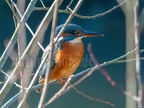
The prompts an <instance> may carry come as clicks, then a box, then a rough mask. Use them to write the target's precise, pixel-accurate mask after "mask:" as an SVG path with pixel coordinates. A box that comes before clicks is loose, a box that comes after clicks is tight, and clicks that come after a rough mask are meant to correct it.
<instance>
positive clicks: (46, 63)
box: [39, 42, 59, 80]
mask: <svg viewBox="0 0 144 108" xmlns="http://www.w3.org/2000/svg"><path fill="white" fill-rule="evenodd" d="M58 49H59V42H58V43H57V44H55V47H54V50H53V54H52V58H51V62H50V63H51V69H53V68H54V67H55V64H56V62H55V55H56V53H57V51H58ZM48 51H49V46H47V48H46V50H45V52H44V53H43V56H42V60H43V58H44V56H46V53H48ZM48 62H49V60H48V59H47V60H46V61H45V63H44V65H43V66H42V69H41V71H40V72H39V76H40V78H39V80H40V79H42V78H44V77H45V74H46V70H47V66H48Z"/></svg>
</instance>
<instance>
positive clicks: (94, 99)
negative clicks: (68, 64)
mask: <svg viewBox="0 0 144 108" xmlns="http://www.w3.org/2000/svg"><path fill="white" fill-rule="evenodd" d="M69 85H70V86H71V87H72V88H73V89H74V90H75V91H76V92H77V93H78V94H80V95H82V96H83V97H85V98H87V99H89V100H93V101H96V102H101V103H104V104H107V105H110V106H112V107H114V104H112V103H110V102H108V101H104V100H101V99H98V98H94V97H91V96H89V95H86V94H85V93H83V92H82V91H79V90H78V89H77V88H75V87H74V86H73V85H72V84H70V83H69Z"/></svg>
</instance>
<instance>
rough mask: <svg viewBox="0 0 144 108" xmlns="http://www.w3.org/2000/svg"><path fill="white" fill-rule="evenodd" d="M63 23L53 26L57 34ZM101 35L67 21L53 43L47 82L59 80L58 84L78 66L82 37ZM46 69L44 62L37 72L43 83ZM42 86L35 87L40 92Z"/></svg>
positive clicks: (81, 52) (81, 49) (82, 47)
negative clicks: (57, 38)
mask: <svg viewBox="0 0 144 108" xmlns="http://www.w3.org/2000/svg"><path fill="white" fill-rule="evenodd" d="M63 26H64V24H61V25H59V26H57V27H56V28H55V35H57V34H58V33H59V32H60V30H61V28H62V27H63ZM93 36H103V34H100V33H97V32H93V31H87V30H84V29H83V28H82V27H81V26H80V25H77V24H71V23H69V24H68V25H67V26H66V28H65V30H64V32H63V33H62V35H61V36H60V38H59V40H58V41H57V42H56V43H55V45H54V51H53V54H52V59H51V71H50V73H49V76H48V82H52V81H56V80H59V81H60V84H62V83H63V79H67V78H69V77H70V76H71V75H72V74H73V73H74V72H75V71H76V70H77V68H78V67H79V65H80V63H81V61H82V59H83V56H84V44H83V42H82V39H83V38H88V37H93ZM46 69H47V63H44V65H43V67H42V69H41V71H40V72H39V83H40V84H43V83H44V79H45V74H46ZM41 91H42V88H40V89H37V92H41Z"/></svg>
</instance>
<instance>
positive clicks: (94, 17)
mask: <svg viewBox="0 0 144 108" xmlns="http://www.w3.org/2000/svg"><path fill="white" fill-rule="evenodd" d="M126 1H127V0H124V1H123V2H121V3H119V4H118V5H117V6H114V7H113V8H111V9H109V10H107V11H105V12H103V13H99V14H96V15H92V16H83V15H80V14H77V13H75V14H74V16H75V17H78V18H81V19H96V18H98V17H101V16H104V15H107V14H108V13H111V12H112V11H114V10H115V9H117V8H119V7H120V6H122V5H123V4H125V2H126ZM48 9H49V8H48V7H47V8H41V7H36V8H35V10H36V11H42V10H48ZM58 12H59V13H65V14H71V11H68V10H67V9H66V10H61V9H59V10H58Z"/></svg>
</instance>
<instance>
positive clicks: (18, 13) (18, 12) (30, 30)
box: [11, 1, 44, 51]
mask: <svg viewBox="0 0 144 108" xmlns="http://www.w3.org/2000/svg"><path fill="white" fill-rule="evenodd" d="M11 2H12V1H11ZM12 4H13V6H14V7H15V9H16V11H17V15H19V17H20V18H22V15H21V13H20V11H19V9H18V7H17V5H16V4H15V3H13V2H12ZM12 11H13V10H12ZM13 12H14V11H13ZM20 18H17V20H18V21H19V20H20ZM25 25H26V27H27V29H28V30H29V32H30V33H31V35H32V36H33V37H34V32H33V31H32V29H31V28H30V27H29V25H28V24H27V22H25ZM38 45H39V47H40V48H41V49H42V50H43V51H44V48H43V46H42V45H41V44H40V43H39V42H38Z"/></svg>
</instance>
